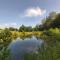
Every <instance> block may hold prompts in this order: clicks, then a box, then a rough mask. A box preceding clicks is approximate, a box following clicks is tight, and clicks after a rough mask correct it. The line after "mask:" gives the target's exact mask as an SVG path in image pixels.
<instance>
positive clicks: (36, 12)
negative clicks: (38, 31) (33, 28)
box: [24, 7, 46, 17]
mask: <svg viewBox="0 0 60 60" xmlns="http://www.w3.org/2000/svg"><path fill="white" fill-rule="evenodd" d="M44 13H46V10H45V9H41V8H39V7H36V8H29V9H27V10H26V11H25V12H24V14H25V17H36V16H42V15H43V14H44Z"/></svg>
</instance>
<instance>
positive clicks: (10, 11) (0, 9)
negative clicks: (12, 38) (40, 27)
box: [0, 0, 60, 27]
mask: <svg viewBox="0 0 60 60" xmlns="http://www.w3.org/2000/svg"><path fill="white" fill-rule="evenodd" d="M52 11H60V0H0V27H9V26H13V27H19V26H21V25H22V24H24V25H26V26H35V25H36V24H40V23H41V20H42V19H43V18H44V17H46V15H48V13H50V12H52Z"/></svg>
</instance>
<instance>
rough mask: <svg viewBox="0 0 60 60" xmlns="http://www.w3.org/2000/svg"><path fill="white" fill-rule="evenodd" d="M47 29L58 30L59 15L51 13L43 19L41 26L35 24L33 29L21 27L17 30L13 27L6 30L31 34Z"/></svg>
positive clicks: (59, 25)
mask: <svg viewBox="0 0 60 60" xmlns="http://www.w3.org/2000/svg"><path fill="white" fill-rule="evenodd" d="M49 28H60V13H56V12H51V13H50V14H49V15H48V16H47V17H46V18H45V19H43V20H42V24H39V25H38V24H37V25H36V26H35V27H32V26H24V25H22V26H20V27H19V29H17V28H14V27H9V28H8V29H9V30H10V31H19V32H23V31H24V32H32V31H42V30H46V29H49Z"/></svg>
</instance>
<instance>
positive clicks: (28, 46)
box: [10, 36, 43, 60]
mask: <svg viewBox="0 0 60 60" xmlns="http://www.w3.org/2000/svg"><path fill="white" fill-rule="evenodd" d="M42 43H43V40H41V39H37V38H36V37H34V36H32V37H31V38H25V39H24V40H22V39H20V38H17V39H16V40H15V41H13V42H12V43H11V44H10V49H11V57H10V58H11V60H23V57H24V54H25V53H29V52H33V53H36V52H37V49H38V46H40V45H41V44H42Z"/></svg>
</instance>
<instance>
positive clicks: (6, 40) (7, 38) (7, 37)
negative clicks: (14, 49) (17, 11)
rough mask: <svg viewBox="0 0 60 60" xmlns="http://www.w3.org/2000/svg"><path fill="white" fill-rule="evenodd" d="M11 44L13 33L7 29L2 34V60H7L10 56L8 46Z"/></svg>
mask: <svg viewBox="0 0 60 60" xmlns="http://www.w3.org/2000/svg"><path fill="white" fill-rule="evenodd" d="M10 42H11V32H10V31H9V30H8V29H5V30H3V31H1V32H0V60H7V58H8V56H9V49H8V45H9V44H10Z"/></svg>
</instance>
